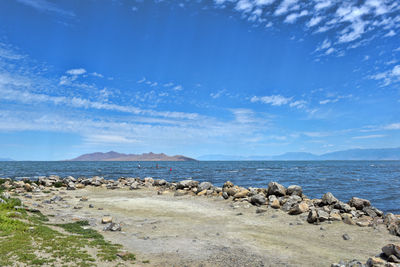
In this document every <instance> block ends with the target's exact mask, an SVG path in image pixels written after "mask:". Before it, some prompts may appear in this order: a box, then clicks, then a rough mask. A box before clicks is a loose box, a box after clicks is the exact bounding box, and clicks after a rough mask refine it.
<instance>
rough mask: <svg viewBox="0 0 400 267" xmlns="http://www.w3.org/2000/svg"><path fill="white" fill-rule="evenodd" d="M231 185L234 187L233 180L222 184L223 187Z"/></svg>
mask: <svg viewBox="0 0 400 267" xmlns="http://www.w3.org/2000/svg"><path fill="white" fill-rule="evenodd" d="M229 187H233V183H232V182H231V181H226V182H225V183H224V185H223V186H222V188H229Z"/></svg>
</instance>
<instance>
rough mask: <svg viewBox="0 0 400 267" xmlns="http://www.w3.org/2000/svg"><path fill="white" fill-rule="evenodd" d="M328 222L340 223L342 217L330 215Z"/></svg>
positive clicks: (337, 214) (335, 214)
mask: <svg viewBox="0 0 400 267" xmlns="http://www.w3.org/2000/svg"><path fill="white" fill-rule="evenodd" d="M329 220H331V221H341V220H342V216H340V214H339V213H331V214H330V217H329Z"/></svg>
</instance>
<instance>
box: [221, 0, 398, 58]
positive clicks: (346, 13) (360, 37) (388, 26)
mask: <svg viewBox="0 0 400 267" xmlns="http://www.w3.org/2000/svg"><path fill="white" fill-rule="evenodd" d="M214 2H215V3H216V5H217V6H218V7H223V8H226V7H231V8H234V9H235V10H236V11H238V12H240V13H241V14H242V18H244V19H247V20H248V21H250V22H254V23H255V24H257V25H259V24H260V23H264V25H265V27H266V28H269V27H272V25H273V24H272V23H271V20H272V19H274V18H273V17H274V16H275V17H276V16H285V17H284V18H283V20H280V21H279V20H278V21H277V22H274V25H278V24H279V23H281V22H282V21H283V22H284V23H295V22H297V21H298V19H299V18H300V17H302V16H308V15H311V14H312V15H313V17H312V18H311V19H309V20H307V21H304V25H305V27H304V30H305V31H309V30H311V31H313V33H314V34H323V33H325V32H327V31H331V32H332V34H330V35H329V36H330V37H329V38H330V39H331V47H332V49H330V48H327V50H328V51H324V50H316V51H317V52H318V51H320V53H318V54H319V55H332V54H333V52H336V53H335V54H336V55H337V56H340V55H343V51H344V50H345V49H346V48H356V47H359V46H362V45H366V44H368V43H370V42H371V40H373V39H375V38H377V36H380V35H382V32H386V36H388V37H389V36H394V34H396V32H397V29H398V28H400V27H399V25H400V24H399V23H400V16H399V15H398V12H399V11H400V5H399V4H398V3H397V1H396V0H385V1H383V0H382V1H381V0H366V1H361V2H360V1H358V2H357V1H337V0H313V1H298V0H281V1H280V2H279V1H272V0H214ZM272 2H274V3H275V2H276V3H277V5H271V4H272ZM266 5H270V6H268V7H267V8H266V7H265V6H266ZM316 26H318V28H317V29H314V27H316ZM367 33H370V34H369V35H367ZM366 36H368V37H366Z"/></svg>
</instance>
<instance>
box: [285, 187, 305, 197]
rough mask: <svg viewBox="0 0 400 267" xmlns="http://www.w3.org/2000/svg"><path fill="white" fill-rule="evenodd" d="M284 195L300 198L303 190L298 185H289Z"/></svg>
mask: <svg viewBox="0 0 400 267" xmlns="http://www.w3.org/2000/svg"><path fill="white" fill-rule="evenodd" d="M286 193H287V194H288V195H296V196H300V197H301V196H302V195H303V189H302V188H301V186H299V185H291V186H289V187H288V188H287V190H286Z"/></svg>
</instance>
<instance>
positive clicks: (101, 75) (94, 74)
mask: <svg viewBox="0 0 400 267" xmlns="http://www.w3.org/2000/svg"><path fill="white" fill-rule="evenodd" d="M91 75H93V76H95V77H99V78H104V75H103V74H100V73H97V72H92V73H91Z"/></svg>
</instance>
